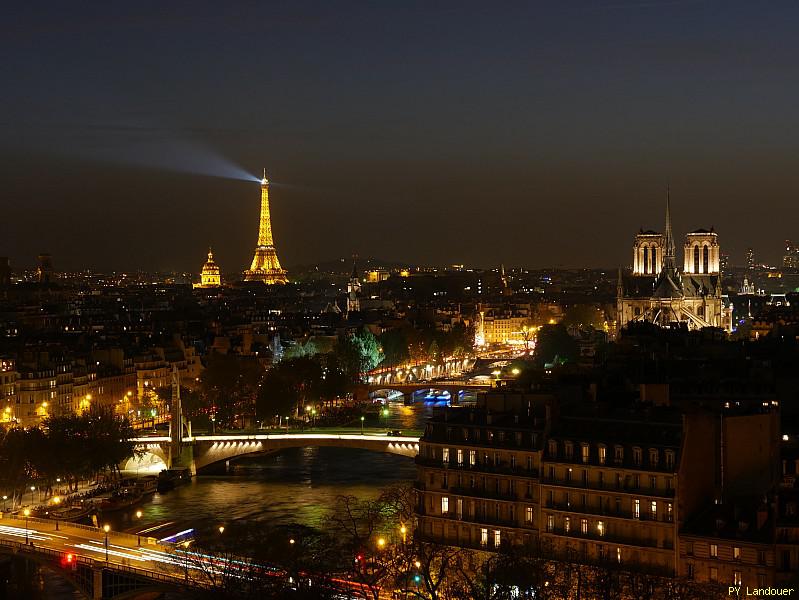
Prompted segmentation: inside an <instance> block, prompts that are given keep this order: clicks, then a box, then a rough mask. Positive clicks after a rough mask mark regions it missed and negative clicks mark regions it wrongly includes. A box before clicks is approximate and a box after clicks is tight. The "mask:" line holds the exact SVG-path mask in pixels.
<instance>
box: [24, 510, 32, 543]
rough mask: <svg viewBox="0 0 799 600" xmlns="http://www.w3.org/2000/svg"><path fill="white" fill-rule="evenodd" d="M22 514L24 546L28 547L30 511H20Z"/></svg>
mask: <svg viewBox="0 0 799 600" xmlns="http://www.w3.org/2000/svg"><path fill="white" fill-rule="evenodd" d="M22 514H23V515H25V545H26V546H27V545H28V517H30V516H31V509H30V508H26V509H25V510H23V511H22Z"/></svg>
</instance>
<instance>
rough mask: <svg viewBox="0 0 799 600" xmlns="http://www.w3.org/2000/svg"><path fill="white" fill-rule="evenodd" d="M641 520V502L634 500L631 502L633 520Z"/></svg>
mask: <svg viewBox="0 0 799 600" xmlns="http://www.w3.org/2000/svg"><path fill="white" fill-rule="evenodd" d="M640 518H641V501H640V500H639V499H638V498H636V499H635V500H633V519H640Z"/></svg>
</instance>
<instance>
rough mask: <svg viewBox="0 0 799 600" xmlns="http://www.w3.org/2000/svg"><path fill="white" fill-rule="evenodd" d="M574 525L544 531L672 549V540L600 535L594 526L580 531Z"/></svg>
mask: <svg viewBox="0 0 799 600" xmlns="http://www.w3.org/2000/svg"><path fill="white" fill-rule="evenodd" d="M575 525H576V526H575V527H571V528H569V531H566V530H565V529H564V528H563V527H555V528H553V529H548V530H546V531H545V533H549V534H553V535H559V536H562V537H568V538H573V539H580V540H591V541H595V542H602V543H607V544H623V545H625V546H640V547H643V548H656V549H659V550H673V549H674V542H673V541H672V540H662V541H659V540H656V539H652V538H649V537H635V536H624V535H618V534H614V533H611V532H607V531H606V532H605V534H604V535H600V534H599V532H598V531H597V530H596V527H589V528H588V532H587V533H582V531H581V530H580V524H579V523H576V524H575Z"/></svg>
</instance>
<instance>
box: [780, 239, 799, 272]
mask: <svg viewBox="0 0 799 600" xmlns="http://www.w3.org/2000/svg"><path fill="white" fill-rule="evenodd" d="M782 266H783V267H785V268H786V269H799V245H797V244H795V243H793V242H792V241H791V240H785V255H784V256H783V257H782Z"/></svg>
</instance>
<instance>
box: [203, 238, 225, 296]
mask: <svg viewBox="0 0 799 600" xmlns="http://www.w3.org/2000/svg"><path fill="white" fill-rule="evenodd" d="M221 283H222V281H221V277H220V274H219V265H218V264H216V263H215V262H214V253H213V251H212V250H211V249H210V248H208V260H206V261H205V264H204V265H203V269H202V271H200V285H199V286H198V287H218V286H219V285H221Z"/></svg>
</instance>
